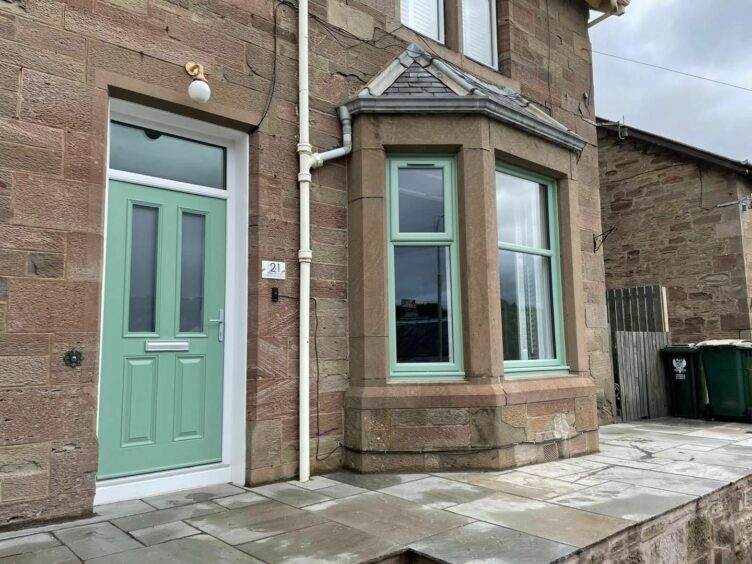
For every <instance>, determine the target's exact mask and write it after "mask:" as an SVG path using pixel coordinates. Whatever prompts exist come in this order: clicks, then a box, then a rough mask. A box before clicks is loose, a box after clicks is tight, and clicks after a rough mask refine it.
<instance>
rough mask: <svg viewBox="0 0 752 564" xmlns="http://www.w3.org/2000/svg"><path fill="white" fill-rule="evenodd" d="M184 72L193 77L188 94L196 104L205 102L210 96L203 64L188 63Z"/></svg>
mask: <svg viewBox="0 0 752 564" xmlns="http://www.w3.org/2000/svg"><path fill="white" fill-rule="evenodd" d="M185 72H187V73H188V74H189V75H190V76H192V77H193V80H192V81H191V85H190V86H189V87H188V96H190V98H191V100H193V101H194V102H195V103H197V104H205V103H206V102H208V101H209V98H211V88H209V83H208V82H207V81H206V76H204V66H203V65H202V64H200V63H188V64H187V65H185Z"/></svg>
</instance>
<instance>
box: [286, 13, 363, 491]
mask: <svg viewBox="0 0 752 564" xmlns="http://www.w3.org/2000/svg"><path fill="white" fill-rule="evenodd" d="M298 77H299V78H298V111H299V113H300V122H299V133H298V159H299V171H298V185H299V190H300V249H299V250H298V262H299V263H300V313H299V323H298V331H299V341H298V344H299V349H298V350H299V374H298V376H299V384H300V388H299V394H298V395H299V398H298V400H299V401H298V411H299V418H300V422H299V427H298V440H299V442H300V445H299V454H298V456H299V470H298V478H299V480H300V481H301V482H307V481H308V480H309V479H310V477H311V459H310V387H309V386H310V332H311V261H312V260H313V251H312V250H311V170H312V169H314V168H317V167H320V166H323V164H324V163H325V162H326V161H329V160H331V159H336V158H338V157H343V156H345V155H348V154H349V153H350V152H351V151H352V119H351V118H350V113H349V112H348V110H347V108H345V107H341V108H339V112H338V114H339V118H340V121H341V122H342V143H343V146H342V147H339V148H337V149H332V150H330V151H325V152H323V153H314V152H313V147H312V146H311V143H310V127H311V126H310V110H309V98H310V91H309V84H308V0H299V3H298Z"/></svg>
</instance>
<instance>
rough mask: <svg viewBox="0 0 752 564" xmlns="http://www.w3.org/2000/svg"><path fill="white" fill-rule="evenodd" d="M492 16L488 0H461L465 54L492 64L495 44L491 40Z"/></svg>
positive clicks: (493, 23) (481, 61)
mask: <svg viewBox="0 0 752 564" xmlns="http://www.w3.org/2000/svg"><path fill="white" fill-rule="evenodd" d="M495 25H496V22H495V21H494V18H493V12H492V10H491V2H490V0H462V26H463V31H462V37H463V43H464V46H463V50H464V52H465V55H467V56H468V57H470V58H472V59H475V60H476V61H478V62H480V63H484V64H486V65H489V66H492V65H493V64H494V51H495V50H496V45H495V44H494V40H493V37H494V36H493V26H495Z"/></svg>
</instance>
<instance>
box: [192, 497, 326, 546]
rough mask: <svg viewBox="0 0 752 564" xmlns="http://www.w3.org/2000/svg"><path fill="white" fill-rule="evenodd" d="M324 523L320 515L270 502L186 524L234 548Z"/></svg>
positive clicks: (216, 514) (207, 516)
mask: <svg viewBox="0 0 752 564" xmlns="http://www.w3.org/2000/svg"><path fill="white" fill-rule="evenodd" d="M325 521H326V519H325V518H324V517H323V516H321V515H318V514H316V513H310V512H308V511H303V510H301V509H296V508H295V507H291V506H289V505H285V504H284V503H280V502H278V501H271V500H270V501H266V502H264V503H255V504H253V505H249V506H248V507H242V508H240V509H232V510H230V511H225V512H222V513H215V514H212V515H206V516H205V517H199V518H197V519H190V520H189V521H188V524H189V525H191V526H192V527H195V528H197V529H200V530H202V531H204V532H205V533H208V534H210V535H212V536H215V537H217V538H219V539H221V540H222V541H224V542H226V543H228V544H232V545H236V544H243V543H247V542H251V541H255V540H258V539H262V538H265V537H271V536H274V535H279V534H281V533H287V532H289V531H295V530H297V529H304V528H305V527H311V526H313V525H319V524H321V523H324V522H325Z"/></svg>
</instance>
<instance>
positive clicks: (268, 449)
mask: <svg viewBox="0 0 752 564" xmlns="http://www.w3.org/2000/svg"><path fill="white" fill-rule="evenodd" d="M281 453H282V421H281V420H280V419H273V420H266V421H250V422H249V423H248V455H249V456H248V462H249V469H251V470H254V469H257V468H264V467H267V466H279V464H280V461H281Z"/></svg>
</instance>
